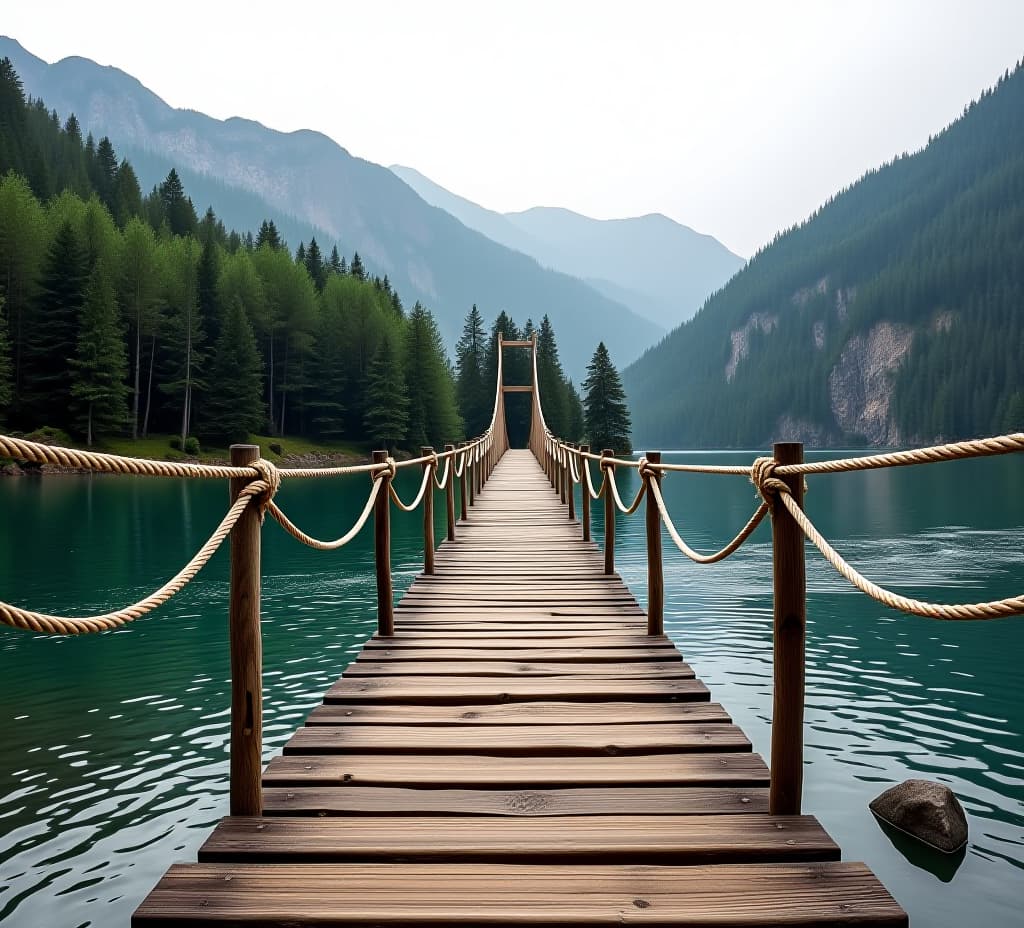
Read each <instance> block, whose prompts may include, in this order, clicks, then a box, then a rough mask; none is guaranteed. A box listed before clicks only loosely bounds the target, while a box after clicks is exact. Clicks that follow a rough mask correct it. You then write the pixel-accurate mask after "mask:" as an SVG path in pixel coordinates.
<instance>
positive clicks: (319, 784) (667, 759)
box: [133, 451, 906, 926]
mask: <svg viewBox="0 0 1024 928" xmlns="http://www.w3.org/2000/svg"><path fill="white" fill-rule="evenodd" d="M435 563H436V572H435V573H434V575H432V576H427V575H423V576H420V577H419V578H418V579H417V580H416V581H415V583H414V584H413V585H412V587H411V588H410V589H409V591H408V592H407V593H406V595H405V596H404V598H403V599H402V601H401V604H400V605H399V607H398V608H397V609H396V611H395V634H394V635H393V636H387V637H380V636H377V637H374V638H372V639H370V641H368V642H367V644H366V646H365V647H364V649H363V650H362V652H361V653H360V655H359V656H358V658H357V659H356V660H355V661H354V662H353V663H352V664H351V665H350V667H349V668H348V669H347V670H346V671H345V673H344V675H343V676H342V677H341V679H340V680H339V681H338V682H337V683H336V684H335V685H334V686H333V687H332V688H331V690H330V691H329V692H328V693H327V694H326V696H325V698H324V702H323V705H321V706H319V707H318V708H317V709H315V710H314V711H313V713H312V714H311V715H310V717H309V719H308V722H307V724H306V726H305V727H303V728H302V729H300V730H299V731H298V732H297V733H296V734H295V735H294V737H293V738H292V739H291V741H290V742H289V743H288V744H287V745H286V746H285V749H284V753H283V755H282V756H280V757H278V758H275V759H274V760H273V761H271V763H270V765H269V766H268V767H267V769H266V771H265V773H264V778H263V783H264V814H263V816H261V817H231V818H226V819H224V820H223V822H222V823H221V824H220V825H219V826H218V827H217V828H216V830H215V831H214V832H213V834H212V835H211V837H210V838H209V839H208V840H207V842H206V843H205V844H204V845H203V847H202V849H201V850H200V852H199V863H197V864H179V865H175V866H173V867H172V868H171V869H170V870H169V871H168V873H167V874H166V876H165V877H164V878H163V880H161V882H160V883H159V885H158V886H157V887H156V888H155V889H154V890H153V892H152V893H151V894H150V895H149V897H148V898H147V899H146V900H145V901H144V902H143V904H142V905H141V906H140V908H139V909H138V911H137V912H136V915H135V918H134V919H133V924H134V925H136V926H143V925H147V926H148V925H165V926H166V925H168V924H174V925H221V924H233V925H243V924H244V925H256V926H285V925H288V926H299V925H318V926H328V925H419V926H428V925H429V926H441V925H451V924H462V925H492V926H493V925H533V926H544V925H551V926H553V925H565V924H576V925H596V924H618V923H620V922H623V921H629V922H638V923H643V924H647V925H670V924H671V925H688V926H697V925H708V926H709V925H716V926H741V925H761V926H768V925H833V924H835V925H841V924H856V925H904V924H906V916H905V915H904V913H903V912H902V910H901V909H900V908H899V906H898V905H897V904H896V903H895V901H894V900H893V899H892V897H891V896H890V895H889V894H888V893H887V892H886V890H885V889H884V888H883V887H882V886H881V884H880V883H879V882H878V880H877V879H876V878H875V877H874V876H873V875H872V874H871V873H870V871H869V870H868V869H867V868H866V867H865V866H864V865H863V864H859V863H840V862H839V857H840V852H839V848H838V847H837V846H836V844H835V843H834V842H833V841H832V840H831V838H829V836H828V835H827V834H826V833H825V831H824V830H823V829H822V828H821V826H820V825H819V824H818V822H817V821H816V820H815V819H814V818H813V817H810V816H802V815H787V816H771V815H769V814H768V785H769V784H768V778H769V774H768V769H767V767H766V766H765V764H764V762H763V760H762V759H761V758H760V757H759V756H758V755H756V754H753V753H752V752H751V746H750V743H749V741H748V740H747V738H746V736H745V735H744V734H743V732H742V731H741V730H740V729H739V728H738V727H737V726H735V725H734V724H732V722H731V720H730V718H729V716H728V714H727V713H726V711H725V710H724V709H723V708H722V706H720V705H718V704H717V703H714V702H711V701H710V696H709V693H708V690H707V688H706V687H705V686H704V685H703V684H702V683H701V682H700V681H699V680H696V679H695V678H694V674H693V671H692V670H691V669H690V667H689V666H688V665H687V664H686V663H685V662H684V661H683V659H682V656H681V655H680V654H679V652H678V651H677V650H676V648H675V647H674V646H673V644H672V643H671V642H670V641H669V640H668V639H667V638H666V637H664V636H661V635H648V634H647V625H646V618H645V615H644V613H643V611H642V610H641V609H640V607H639V606H638V604H637V602H636V600H635V599H634V598H633V596H632V594H631V593H630V592H629V590H628V589H627V587H626V586H625V585H624V584H623V583H622V581H621V580H620V579H619V577H618V576H617V575H614V574H612V575H607V574H605V573H604V569H603V560H602V555H601V553H600V551H599V550H598V548H597V547H596V546H595V545H594V544H592V543H590V542H583V541H581V540H579V527H578V523H574V522H570V521H567V520H566V518H565V510H564V509H563V508H562V507H561V506H560V505H559V500H558V496H557V495H556V494H555V493H553V492H552V490H551V487H550V485H549V483H548V481H547V480H546V478H545V476H544V474H543V472H542V471H541V469H540V468H539V467H538V465H537V462H536V460H535V458H534V457H533V455H532V454H530V452H527V451H509V452H507V453H506V454H505V455H504V456H503V457H502V459H501V460H500V462H499V463H498V465H497V467H496V468H495V470H494V472H493V474H492V476H491V479H490V480H489V481H488V482H487V485H486V488H485V490H484V491H483V492H482V493H481V494H480V495H479V496H478V497H477V501H476V505H475V506H474V508H473V510H472V514H471V516H470V519H469V521H468V523H464V524H463V525H462V526H460V531H459V538H458V540H457V541H455V542H445V543H444V544H443V545H442V546H441V548H440V549H439V550H438V552H437V555H436V561H435Z"/></svg>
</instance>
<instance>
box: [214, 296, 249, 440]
mask: <svg viewBox="0 0 1024 928" xmlns="http://www.w3.org/2000/svg"><path fill="white" fill-rule="evenodd" d="M207 384H208V392H207V396H206V399H205V401H204V402H203V408H202V415H201V417H200V422H201V426H200V428H201V433H202V434H203V435H204V436H206V437H209V438H212V439H215V440H219V441H226V442H229V443H231V442H240V441H245V440H246V438H248V436H249V433H250V432H255V431H257V430H258V429H259V428H260V426H261V425H262V424H263V421H264V412H263V401H262V400H261V399H260V392H261V389H260V386H261V385H260V355H259V351H258V350H257V348H256V336H255V334H254V333H253V330H252V325H251V324H250V323H249V320H248V319H247V318H246V316H245V308H244V307H243V306H242V301H241V300H240V299H239V298H238V297H235V298H234V299H233V300H232V301H231V303H230V304H229V305H228V310H227V314H226V315H225V317H224V325H223V327H222V329H221V333H220V338H218V339H217V346H216V348H215V349H214V353H213V360H212V362H211V364H210V373H209V377H208V379H207Z"/></svg>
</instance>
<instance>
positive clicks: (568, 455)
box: [565, 442, 576, 522]
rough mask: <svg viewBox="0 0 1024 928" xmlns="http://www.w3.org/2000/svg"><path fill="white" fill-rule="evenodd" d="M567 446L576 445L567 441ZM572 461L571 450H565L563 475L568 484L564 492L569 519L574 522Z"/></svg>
mask: <svg viewBox="0 0 1024 928" xmlns="http://www.w3.org/2000/svg"><path fill="white" fill-rule="evenodd" d="M569 447H570V448H575V447H576V445H575V443H573V442H569ZM572 461H573V453H572V452H571V451H567V452H566V453H565V462H566V464H567V467H566V468H565V477H566V483H567V484H568V488H567V489H566V491H565V492H566V496H568V497H569V521H570V522H575V521H576V485H575V484H574V483H573V481H572Z"/></svg>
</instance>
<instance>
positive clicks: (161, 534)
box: [0, 452, 1024, 928]
mask: <svg viewBox="0 0 1024 928" xmlns="http://www.w3.org/2000/svg"><path fill="white" fill-rule="evenodd" d="M754 456H755V452H743V453H734V452H714V453H711V452H709V453H686V454H675V455H666V460H668V461H685V462H688V463H706V462H712V461H714V462H724V463H749V461H750V460H751V459H752V458H753V457H754ZM824 456H825V455H809V458H812V459H813V458H820V457H824ZM595 476H596V475H595ZM635 480H636V477H635V475H628V476H626V477H625V479H624V480H623V481H622V483H621V485H622V487H623V493H624V494H625V493H626V491H627V490H629V489H630V487H631V486H632V487H634V488H635V486H636V484H635ZM416 483H417V477H416V475H413V474H402V475H401V477H400V483H399V489H400V491H401V492H402V494H403V496H404V497H406V498H408V496H411V495H412V493H414V492H415V486H416ZM367 488H368V478H366V477H365V476H356V477H347V478H332V479H324V480H301V481H289V482H287V483H286V484H285V486H284V488H283V489H282V491H281V493H280V494H279V497H278V501H279V502H280V503H281V505H282V506H283V508H284V509H285V510H286V511H287V512H288V513H289V515H291V516H292V517H293V518H294V519H295V520H296V521H297V522H298V523H299V524H300V525H301V526H302V527H303V528H305V529H307V530H308V531H310V532H312V533H313V534H317V535H319V536H320V537H325V538H328V537H330V538H333V537H336V536H337V535H340V534H341V533H342V532H343V531H344V530H346V529H347V528H348V526H349V525H350V524H351V522H352V521H353V520H354V519H355V517H356V516H357V515H358V513H359V511H360V509H361V508H362V505H363V502H364V500H365V494H366V491H367ZM664 493H665V497H666V500H667V502H668V505H669V508H670V511H671V512H672V514H673V517H674V518H675V519H676V524H677V526H678V527H679V529H680V531H681V532H682V533H683V535H684V537H685V538H686V539H687V540H688V541H689V542H690V544H691V545H693V546H694V547H697V548H698V549H700V550H704V551H708V550H712V549H715V548H717V547H719V546H720V545H721V544H723V543H724V542H725V541H726V540H728V539H729V538H731V537H732V535H733V534H734V533H735V532H736V531H737V530H738V528H739V527H740V526H741V525H742V524H743V523H744V522H745V521H746V519H747V518H748V516H749V515H750V513H751V512H752V511H753V509H754V507H755V505H756V500H755V497H754V490H753V488H752V487H751V485H750V484H749V483H747V482H746V481H745V480H744V479H742V478H739V477H724V476H703V475H689V474H671V475H668V476H667V477H666V479H665V483H664ZM438 499H439V501H440V497H439V498H438ZM226 508H227V489H226V484H225V482H223V481H179V480H168V479H155V478H132V477H112V476H102V475H97V476H91V477H90V476H81V477H79V476H66V477H65V476H56V477H45V478H28V477H26V478H20V479H8V480H0V513H3V525H4V531H3V533H2V534H0V599H2V600H6V601H8V602H13V603H16V604H18V605H23V606H26V607H28V608H31V609H35V610H39V611H44V612H54V613H57V614H84V613H87V612H99V611H105V610H107V609H108V608H114V607H120V606H122V605H124V604H126V603H128V602H130V601H134V600H135V599H137V598H140V597H141V596H143V595H145V594H146V593H148V592H150V591H151V590H152V589H154V588H155V587H156V586H158V585H159V584H160V583H162V582H163V581H164V580H165V579H166V578H167V577H169V576H170V575H172V574H173V573H174V572H176V571H177V570H178V569H179V567H180V566H181V565H182V564H183V563H184V562H185V561H186V560H187V559H188V558H189V557H191V555H192V554H193V553H194V551H195V550H196V548H198V547H199V545H200V544H201V543H202V542H203V541H204V540H205V538H206V537H207V535H208V534H209V532H210V531H211V530H212V529H213V527H214V526H215V525H216V524H217V522H218V521H219V520H220V518H221V517H222V515H223V513H224V511H225V510H226ZM599 508H600V507H595V511H594V515H595V519H594V533H595V538H597V539H600V538H601V537H602V536H601V532H602V522H601V515H600V512H599ZM443 509H444V507H443V505H440V506H438V507H437V513H438V522H437V532H436V534H437V537H438V538H439V539H440V538H441V537H443V519H444V513H443ZM807 509H808V512H809V513H810V515H811V517H812V518H813V519H814V520H815V521H816V523H817V525H818V527H819V528H820V529H822V531H823V532H824V533H825V535H826V537H828V538H829V539H830V540H831V541H832V543H833V544H834V545H835V546H836V547H837V548H838V550H839V551H840V552H841V553H842V554H844V555H845V556H846V557H847V558H848V560H849V561H850V562H851V563H852V564H854V565H855V566H856V567H858V568H859V569H861V570H862V571H863V572H864V573H865V574H866V575H867V576H868V577H869V578H871V579H872V580H875V581H876V582H878V583H880V584H882V585H883V586H890V587H893V588H896V589H898V590H899V591H900V592H905V593H908V594H910V595H914V596H917V597H919V598H924V599H933V600H938V601H946V602H975V601H980V600H987V599H994V598H999V597H1003V596H1010V595H1019V594H1020V593H1021V592H1022V591H1024V458H1022V457H1021V456H1020V455H1016V456H1007V457H1003V458H988V459H980V460H975V461H966V462H959V463H951V464H937V465H928V466H923V467H914V468H895V469H890V470H884V471H871V472H866V473H852V474H840V475H832V476H815V477H812V478H810V488H809V492H808V495H807ZM619 519H620V521H619V522H617V526H616V532H617V559H616V566H617V567H618V569H619V571H620V572H621V574H622V576H623V578H624V579H625V580H626V582H627V583H629V585H630V586H631V587H632V589H633V590H634V592H635V593H636V594H637V596H638V598H639V599H641V601H643V599H644V597H645V595H646V590H645V586H646V554H645V545H644V523H643V516H642V513H640V514H637V515H636V516H634V517H631V518H627V517H621V516H620V517H619ZM392 526H393V553H392V563H393V566H394V569H395V575H396V576H395V586H396V591H401V590H404V589H405V587H406V586H407V585H408V584H409V582H411V580H412V578H413V576H414V575H415V574H416V572H417V571H418V570H419V569H420V565H421V563H422V553H421V550H420V544H421V528H420V516H419V514H413V515H402V514H400V513H396V512H393V514H392ZM665 562H666V563H665V586H666V607H665V624H666V630H667V632H668V633H669V634H671V635H672V637H673V638H674V639H675V640H676V641H677V642H678V643H679V645H680V647H681V649H682V651H683V653H684V656H685V657H686V658H687V660H689V662H690V663H691V664H692V665H693V667H694V669H695V671H696V673H697V675H698V676H699V677H701V678H703V680H704V681H705V682H706V683H707V684H708V686H710V687H711V689H712V694H713V698H715V699H716V700H718V701H720V702H722V703H723V704H724V705H725V707H726V708H727V710H728V711H729V712H730V713H731V714H732V715H733V717H734V719H735V720H736V721H737V722H738V723H739V724H740V725H741V726H742V727H743V729H744V730H745V731H746V732H747V734H748V735H749V736H750V738H751V740H752V741H753V743H754V747H755V750H758V751H760V752H761V753H763V754H764V755H765V756H766V757H767V755H768V750H769V744H770V712H771V689H772V686H771V681H772V678H771V673H772V671H771V667H772V660H771V656H772V651H771V627H772V609H771V545H770V533H769V529H768V528H767V526H762V527H761V528H760V529H758V531H757V533H756V534H755V536H754V537H753V538H752V540H751V541H750V542H749V543H748V544H747V545H746V546H745V547H744V548H742V549H741V550H740V551H739V552H738V553H737V554H736V555H734V556H733V557H732V558H731V559H729V560H727V561H725V562H724V563H722V564H719V565H714V566H698V565H694V564H692V563H691V562H689V561H688V560H686V559H685V558H683V556H682V555H681V554H679V553H678V552H677V551H676V549H675V547H674V546H673V545H672V543H671V541H670V540H669V539H668V538H667V537H666V538H665ZM807 563H808V636H807V712H806V728H805V739H806V752H805V762H806V770H805V779H804V810H805V811H807V812H809V813H812V814H815V815H817V816H818V817H819V818H820V819H821V821H822V823H823V824H824V825H825V827H826V828H827V830H828V831H829V832H830V833H831V834H832V836H833V837H834V838H835V839H836V840H837V841H838V842H839V844H840V845H841V846H842V848H843V854H844V858H845V859H847V860H864V861H866V862H867V863H868V864H869V865H870V866H871V867H872V868H873V869H874V870H875V872H876V873H877V874H878V875H879V876H880V877H881V878H882V880H883V882H884V883H885V884H886V885H887V886H888V888H889V889H890V890H891V891H892V892H893V894H894V895H895V896H896V898H897V899H898V900H899V901H900V903H902V905H903V906H904V907H905V908H906V909H907V910H908V911H909V913H910V915H911V921H912V924H916V925H919V926H928V928H944V926H948V928H954V926H956V928H962V926H963V925H964V924H968V923H973V924H978V925H984V926H986V928H998V926H1010V925H1017V926H1019V925H1020V924H1021V922H1022V915H1021V912H1020V907H1021V905H1022V900H1024V701H1022V695H1024V686H1022V683H1021V670H1020V659H1021V655H1022V654H1024V618H1020V619H1005V620H1001V621H994V622H964V623H954V622H937V621H934V620H929V619H919V618H914V617H909V616H903V615H900V614H897V613H893V612H890V611H888V610H886V609H884V608H882V607H880V606H877V605H876V604H874V603H872V602H871V601H870V600H868V599H867V598H866V597H864V596H863V595H861V594H860V593H858V592H857V591H855V590H853V588H852V587H850V586H849V585H848V584H846V582H845V581H843V580H842V579H841V578H839V577H838V576H837V575H836V574H835V573H834V572H833V571H832V569H831V568H830V567H828V565H826V564H825V563H824V561H823V560H822V559H821V558H820V556H819V555H818V554H817V552H816V551H814V550H813V549H810V548H808V552H807ZM373 577H374V575H373V548H372V530H371V529H370V528H367V529H366V530H364V532H363V533H362V534H361V535H360V536H359V537H358V538H357V539H356V540H355V541H354V542H353V543H352V544H350V545H349V546H348V547H346V548H344V549H342V550H341V551H338V552H333V553H329V554H325V553H318V552H315V551H311V550H309V549H307V548H303V547H301V546H299V545H298V544H297V543H295V542H294V541H293V540H292V539H291V538H290V537H288V536H286V535H285V533H284V532H282V531H281V530H280V528H279V527H278V526H277V525H276V524H274V523H272V522H271V521H269V520H268V523H267V525H266V527H265V529H264V545H263V578H264V581H263V635H264V685H265V694H264V719H265V729H264V732H265V749H266V750H265V759H269V757H270V756H271V755H272V754H273V753H275V752H276V751H277V750H278V749H279V747H280V745H281V744H283V743H284V742H285V741H286V740H287V739H288V737H289V736H290V735H291V733H292V731H293V730H294V729H295V728H296V727H297V726H298V725H300V724H301V723H302V720H303V719H304V717H305V716H306V714H307V713H308V711H309V709H310V708H311V707H312V706H314V705H315V704H316V703H318V702H319V701H320V698H321V696H322V694H323V691H324V690H325V689H326V688H327V687H328V686H329V685H330V684H331V683H332V682H333V681H334V680H335V679H336V678H337V677H338V676H339V674H340V673H341V671H342V670H343V669H344V667H345V665H346V664H347V663H348V661H349V660H350V659H351V656H352V655H353V654H354V653H355V652H356V651H358V649H359V647H360V644H361V642H362V641H363V640H364V639H365V638H366V637H367V636H368V635H369V634H371V633H372V631H373V630H374V627H375V621H376V616H375V611H376V610H375V602H376V598H375V597H376V590H375V586H374V579H373ZM226 602H227V552H226V546H225V550H224V551H222V552H218V554H217V556H216V557H215V558H214V560H213V561H212V562H211V564H210V565H209V566H208V567H207V568H206V569H205V570H204V571H203V572H202V573H201V574H200V575H199V577H198V578H197V579H196V580H195V581H194V582H193V583H192V584H191V585H190V586H189V587H187V588H186V590H185V591H184V592H183V593H182V594H180V595H179V596H178V597H176V598H175V599H173V600H172V601H171V602H170V603H169V604H168V605H166V606H164V607H163V608H161V609H160V610H158V611H157V612H156V613H154V614H152V615H150V616H147V617H146V618H144V619H141V620H139V621H138V622H136V623H134V624H131V625H129V626H127V627H125V628H124V629H121V630H118V631H115V632H111V633H106V634H103V635H96V636H84V637H80V638H70V637H69V638H46V637H41V636H33V635H29V634H26V633H24V632H16V631H13V630H10V629H6V628H0V681H2V687H0V725H2V732H3V739H2V742H0V922H2V923H3V924H4V925H5V926H6V925H11V926H19V928H20V926H47V928H65V926H69V928H84V926H88V925H92V926H102V928H106V926H118V925H127V924H128V920H129V917H130V915H131V912H132V911H133V910H134V908H135V906H136V905H137V904H138V902H139V901H140V899H141V898H142V897H143V896H144V895H145V894H146V893H147V892H148V890H149V889H150V888H151V887H152V886H153V884H154V883H155V882H156V880H157V879H158V878H159V877H160V876H161V874H162V873H163V872H164V870H165V869H166V867H167V866H168V864H169V863H171V862H172V861H175V860H194V859H195V852H196V849H197V848H198V846H199V845H200V844H201V843H202V841H203V840H204V838H205V837H206V835H207V833H208V831H209V830H210V828H212V827H213V825H214V824H215V823H216V822H217V821H218V819H219V818H220V817H221V816H223V815H225V814H226V812H227V767H228V755H227V738H228V718H229V698H230V697H229V673H228V651H227V634H226V620H225V617H226ZM907 777H925V778H929V779H935V780H940V781H942V782H945V783H948V784H949V785H950V786H951V787H952V788H953V789H954V790H955V791H956V793H957V795H958V796H959V797H960V800H961V802H962V803H963V804H964V807H965V809H966V810H967V813H968V818H969V824H970V829H971V837H970V844H969V846H968V849H967V853H966V855H965V856H964V858H963V860H962V862H961V863H960V865H959V868H958V869H955V873H954V872H953V870H954V867H951V866H949V865H948V863H947V865H946V866H945V868H943V867H942V866H936V865H935V863H934V861H930V860H922V859H920V858H919V857H918V855H916V854H915V853H914V852H913V850H909V849H906V848H904V850H903V851H901V850H900V849H898V848H897V847H896V846H894V845H893V843H892V842H891V841H890V839H889V838H888V837H887V836H886V835H885V834H883V832H882V831H881V830H880V828H879V827H878V825H877V824H876V823H875V821H874V819H873V817H872V816H871V814H870V813H869V812H868V809H867V804H868V802H869V801H870V800H871V799H872V798H873V797H874V796H875V795H877V794H878V793H879V792H881V791H882V790H883V789H885V788H886V787H887V786H888V785H891V784H893V783H895V782H899V781H901V780H903V779H905V778H907ZM904 851H905V852H906V854H908V855H909V857H908V856H905V853H904ZM922 865H927V867H928V869H926V868H925V866H922Z"/></svg>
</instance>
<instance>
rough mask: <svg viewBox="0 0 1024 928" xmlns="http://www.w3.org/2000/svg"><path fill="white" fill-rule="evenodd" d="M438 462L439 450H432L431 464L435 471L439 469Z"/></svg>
mask: <svg viewBox="0 0 1024 928" xmlns="http://www.w3.org/2000/svg"><path fill="white" fill-rule="evenodd" d="M437 463H438V462H437V452H436V451H431V452H430V466H431V467H432V468H434V471H435V472H436V471H437Z"/></svg>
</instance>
